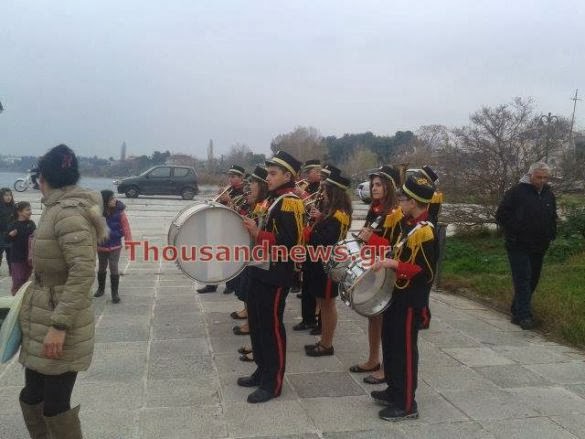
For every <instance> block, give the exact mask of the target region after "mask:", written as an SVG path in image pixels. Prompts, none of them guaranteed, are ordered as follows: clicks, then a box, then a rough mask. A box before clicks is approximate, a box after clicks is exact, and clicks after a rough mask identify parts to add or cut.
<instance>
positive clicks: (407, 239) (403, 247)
mask: <svg viewBox="0 0 585 439" xmlns="http://www.w3.org/2000/svg"><path fill="white" fill-rule="evenodd" d="M427 219H428V212H424V213H423V214H422V215H421V216H420V217H418V218H404V219H403V220H402V229H403V233H402V235H401V237H400V238H399V240H398V242H397V244H396V245H395V247H394V251H393V253H394V259H397V260H398V268H397V269H396V283H395V285H394V290H393V291H392V302H393V303H396V304H401V305H405V306H408V307H413V308H417V309H422V308H425V307H426V308H428V304H429V295H430V292H431V287H432V285H433V280H434V278H435V268H436V235H435V229H434V227H433V226H432V224H431V223H430V222H428V221H427ZM419 224H420V226H419V227H418V228H416V227H417V225H419ZM415 228H416V230H414V229H415ZM413 230H414V232H412V231H413ZM411 232H412V233H411Z"/></svg>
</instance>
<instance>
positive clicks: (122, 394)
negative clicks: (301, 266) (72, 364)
mask: <svg viewBox="0 0 585 439" xmlns="http://www.w3.org/2000/svg"><path fill="white" fill-rule="evenodd" d="M19 195H20V194H18V195H17V196H18V197H19V199H23V198H26V197H28V198H29V199H32V197H33V195H32V194H31V195H28V194H27V195H26V196H25V197H23V196H19ZM37 199H38V197H37ZM124 202H126V203H127V204H128V208H129V210H128V213H129V217H130V222H131V225H132V227H133V233H134V237H135V239H149V240H150V241H152V242H156V243H159V244H162V243H164V242H165V239H166V233H167V230H168V225H169V223H170V221H171V220H172V218H173V216H174V214H175V213H176V212H177V211H178V210H179V209H180V208H181V207H183V206H184V205H186V202H183V201H180V200H171V199H166V200H165V199H143V198H140V199H137V200H124ZM39 207H40V206H39V205H38V203H36V204H35V205H34V206H33V208H34V209H35V211H36V212H37V213H38V212H39V211H40V209H39ZM359 207H360V209H363V208H362V207H361V206H359ZM360 212H362V210H360V211H359V212H357V214H358V216H359V214H360ZM35 219H36V218H35ZM361 223H362V222H361V221H358V220H356V225H361ZM121 266H122V267H124V276H123V277H122V278H121V297H122V303H121V304H119V305H113V304H112V303H111V301H110V299H109V297H107V294H106V296H105V298H100V299H94V301H95V302H94V303H95V313H96V318H97V321H96V322H97V326H96V342H97V344H96V349H95V355H94V359H93V364H92V366H91V368H90V370H89V371H88V372H86V373H81V374H80V375H79V379H78V383H77V385H76V388H75V391H74V402H75V404H77V403H80V404H81V408H82V409H81V419H82V425H83V429H84V433H85V437H86V438H90V439H110V438H111V439H131V438H144V439H155V438H161V439H162V438H165V439H190V438H252V437H253V438H291V439H292V438H303V439H309V438H331V439H332V438H337V439H341V438H347V439H350V438H351V439H365V438H446V439H453V438H465V439H470V438H506V439H509V438H529V439H537V438H546V439H550V438H567V439H568V438H575V437H581V438H585V355H584V354H583V352H579V351H577V350H575V349H572V348H569V347H566V346H563V345H560V344H557V343H554V342H550V341H547V340H545V339H544V338H543V337H542V336H540V335H539V334H537V333H535V332H531V331H522V330H520V329H519V328H518V327H517V326H513V325H512V324H510V323H509V321H508V318H507V317H506V316H505V315H501V314H498V313H496V312H494V311H491V310H489V309H486V308H485V307H483V306H482V305H479V304H477V303H474V302H472V301H469V300H466V299H462V298H459V297H456V296H453V295H449V294H445V293H439V292H434V293H433V294H432V305H431V310H432V313H433V319H432V323H431V328H430V330H428V331H423V332H421V334H420V343H419V344H420V352H421V361H420V376H419V388H418V392H417V401H418V405H419V411H420V419H419V420H416V421H404V422H401V423H396V424H393V423H388V422H384V421H380V420H378V418H377V413H378V410H379V407H378V406H376V405H374V403H373V402H372V401H371V400H370V398H369V396H368V394H369V392H370V391H371V390H374V389H376V387H373V386H370V385H367V384H364V383H363V382H362V381H361V380H362V378H363V376H362V375H355V374H350V373H349V372H348V367H349V366H351V365H352V364H354V363H356V362H359V361H361V360H363V359H364V358H365V355H366V353H367V341H366V327H367V321H366V319H365V318H363V317H360V316H359V315H357V314H355V313H354V312H352V311H351V310H349V309H347V307H346V306H345V305H344V304H342V303H338V309H339V311H340V316H339V317H340V318H339V324H338V329H337V332H336V336H335V343H334V345H335V356H332V357H323V358H309V357H306V356H305V355H304V353H303V345H304V344H307V343H309V342H311V341H312V340H314V339H315V338H314V337H311V336H309V335H308V334H299V333H294V332H293V331H292V330H291V327H292V325H294V324H295V323H296V322H298V321H299V320H300V300H298V299H297V298H296V297H295V296H294V295H291V296H289V298H288V301H287V307H286V312H285V324H286V327H287V338H288V350H287V374H286V383H285V385H284V390H283V394H282V396H281V397H280V398H278V399H277V400H274V401H270V402H268V403H266V404H262V405H250V404H248V403H246V402H245V398H246V396H247V394H248V393H249V389H243V388H239V387H238V386H237V385H236V378H237V377H238V376H241V375H246V374H249V373H251V372H252V371H253V365H251V364H249V363H243V362H241V361H239V360H238V354H237V353H236V350H237V348H238V347H240V346H241V345H243V344H245V343H249V339H248V338H247V337H243V336H235V335H233V334H232V327H233V326H234V325H235V324H236V322H235V321H233V320H232V319H231V318H230V316H229V313H230V312H232V311H234V310H237V309H239V308H240V303H239V302H238V301H237V299H236V298H235V297H234V296H233V295H229V296H226V295H224V294H222V289H223V288H221V287H220V290H219V292H218V293H215V294H206V295H198V294H197V293H196V292H195V289H196V288H197V287H199V285H196V284H193V283H192V282H190V281H189V280H188V279H187V278H186V277H185V276H183V275H182V274H181V273H180V272H179V271H178V269H177V268H176V267H175V266H174V265H173V264H171V263H146V262H128V261H127V260H124V262H123V264H122V265H121ZM6 275H7V273H6V268H5V267H4V266H3V267H2V269H1V270H0V294H3V295H4V294H8V291H9V279H8V278H7V277H6ZM22 385H23V371H22V368H21V366H20V365H19V364H18V363H17V362H16V361H12V362H11V363H9V364H7V365H2V366H0V419H1V421H0V438H2V439H20V438H26V437H28V436H27V434H26V431H25V428H24V424H23V421H22V418H21V415H20V412H19V406H18V393H19V391H20V388H21V387H22ZM378 388H380V387H378Z"/></svg>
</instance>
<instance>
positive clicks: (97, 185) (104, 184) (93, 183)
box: [0, 172, 114, 191]
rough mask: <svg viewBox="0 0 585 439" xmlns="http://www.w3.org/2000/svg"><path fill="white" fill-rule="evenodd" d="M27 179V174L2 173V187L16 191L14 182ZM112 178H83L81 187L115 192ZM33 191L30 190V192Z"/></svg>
mask: <svg viewBox="0 0 585 439" xmlns="http://www.w3.org/2000/svg"><path fill="white" fill-rule="evenodd" d="M24 177H26V174H25V173H22V174H19V173H17V172H0V187H9V188H10V189H12V190H13V191H14V182H15V181H16V179H17V178H24ZM112 180H113V179H111V178H92V177H81V182H80V185H81V186H83V187H86V188H89V189H94V190H102V189H111V190H114V185H113V183H112ZM30 190H31V189H29V191H30Z"/></svg>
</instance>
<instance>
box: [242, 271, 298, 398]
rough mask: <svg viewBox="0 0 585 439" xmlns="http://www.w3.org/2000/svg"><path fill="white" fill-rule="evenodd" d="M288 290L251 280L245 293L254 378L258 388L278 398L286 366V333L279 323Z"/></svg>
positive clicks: (282, 325)
mask: <svg viewBox="0 0 585 439" xmlns="http://www.w3.org/2000/svg"><path fill="white" fill-rule="evenodd" d="M287 295H288V288H285V287H278V286H275V285H268V284H265V283H262V282H260V281H258V280H256V279H254V280H253V281H252V283H251V285H250V290H249V291H248V324H249V325H250V338H251V339H252V350H253V352H254V362H255V363H256V366H257V369H256V371H255V372H254V376H255V377H257V378H260V379H261V384H260V388H261V389H263V390H266V391H267V392H270V393H272V394H273V395H274V396H279V395H280V392H281V391H282V383H283V380H284V371H285V364H286V332H285V329H284V323H283V314H284V305H285V302H286V296H287Z"/></svg>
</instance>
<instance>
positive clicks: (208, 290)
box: [197, 285, 217, 294]
mask: <svg viewBox="0 0 585 439" xmlns="http://www.w3.org/2000/svg"><path fill="white" fill-rule="evenodd" d="M216 291H217V286H215V285H205V286H204V287H203V288H199V289H198V290H197V292H198V293H199V294H205V293H215V292H216Z"/></svg>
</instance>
